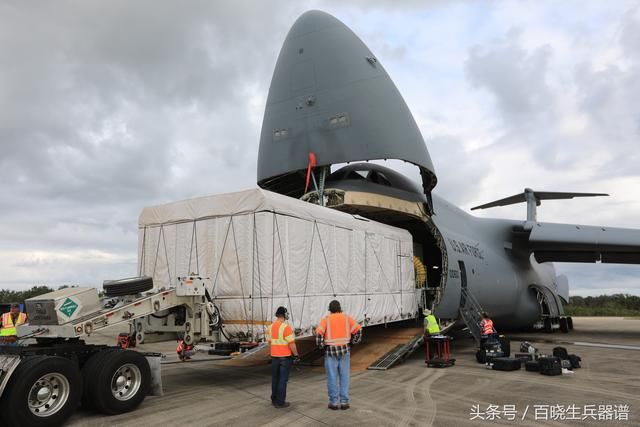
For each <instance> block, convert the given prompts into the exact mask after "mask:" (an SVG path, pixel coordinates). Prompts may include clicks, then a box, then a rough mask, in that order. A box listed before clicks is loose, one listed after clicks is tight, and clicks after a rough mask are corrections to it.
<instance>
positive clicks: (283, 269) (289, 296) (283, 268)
mask: <svg viewBox="0 0 640 427" xmlns="http://www.w3.org/2000/svg"><path fill="white" fill-rule="evenodd" d="M274 219H275V223H276V231H277V233H278V246H279V247H280V260H281V261H282V272H283V276H284V283H285V285H286V286H287V300H288V301H289V313H291V324H292V325H295V321H294V317H293V305H291V291H290V289H289V280H288V279H287V267H286V266H285V264H284V251H283V250H282V239H281V238H280V226H279V225H278V215H277V214H275V215H274ZM272 286H273V283H272ZM271 295H272V296H273V294H271Z"/></svg>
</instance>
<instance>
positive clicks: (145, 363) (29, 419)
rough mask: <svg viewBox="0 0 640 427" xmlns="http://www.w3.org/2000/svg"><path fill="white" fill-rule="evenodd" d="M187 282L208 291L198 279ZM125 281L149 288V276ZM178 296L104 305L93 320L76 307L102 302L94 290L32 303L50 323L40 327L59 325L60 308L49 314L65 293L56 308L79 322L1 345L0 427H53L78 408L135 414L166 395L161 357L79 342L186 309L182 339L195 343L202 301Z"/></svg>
mask: <svg viewBox="0 0 640 427" xmlns="http://www.w3.org/2000/svg"><path fill="white" fill-rule="evenodd" d="M184 280H185V282H186V281H187V280H189V281H190V283H194V282H195V283H196V284H199V285H200V286H203V284H204V281H203V280H202V279H198V278H188V279H187V278H184ZM123 282H124V285H126V286H130V285H131V284H132V283H133V284H134V285H135V284H141V283H149V284H151V283H152V282H151V281H150V278H148V277H141V278H133V279H126V280H125V281H123ZM117 284H118V283H116V285H117ZM180 289H181V288H180V286H178V287H176V288H173V289H168V290H160V291H153V292H150V293H147V294H145V295H137V296H136V295H122V296H118V297H108V298H106V299H104V300H103V301H101V302H100V306H101V307H100V309H99V310H98V311H96V312H93V313H89V314H83V313H82V310H81V307H80V303H79V302H80V300H81V299H85V300H86V296H87V294H91V293H93V294H95V295H93V297H94V299H95V300H97V296H98V293H97V290H96V289H94V288H73V289H71V290H64V292H61V291H56V292H52V293H50V294H45V295H43V296H41V297H36V298H31V299H29V300H27V306H28V307H29V309H30V311H31V312H32V313H33V316H34V317H35V318H38V311H40V313H39V314H40V318H47V319H49V321H48V322H47V321H44V322H43V323H60V322H53V321H51V317H52V316H51V310H52V309H54V310H58V311H59V310H60V307H55V306H50V307H47V302H48V301H50V300H51V299H52V298H56V297H58V296H59V295H60V294H63V297H64V298H66V299H65V300H63V301H62V302H61V304H59V305H60V306H62V304H65V303H66V304H67V306H69V305H70V303H69V302H68V301H71V302H73V303H76V302H77V303H78V307H79V308H76V310H78V312H79V315H77V316H75V319H74V320H71V321H69V322H66V323H62V324H42V323H41V324H38V323H35V324H34V323H33V322H32V324H28V325H21V326H19V327H18V339H17V341H16V342H13V343H11V342H5V343H3V344H0V411H1V412H0V421H1V422H0V425H3V426H14V425H15V426H56V425H60V424H62V423H63V422H64V421H65V420H66V419H67V418H68V417H69V416H71V414H72V413H73V412H74V411H75V408H76V407H77V406H78V404H79V403H82V405H83V406H84V407H85V408H87V409H90V410H95V411H98V412H102V413H105V414H119V413H123V412H128V411H131V410H133V409H135V408H136V407H137V406H138V405H139V404H140V403H141V402H142V401H143V400H144V398H145V397H146V396H147V395H161V394H162V378H161V372H160V359H161V357H162V354H160V353H142V352H137V351H133V350H128V349H124V348H122V347H121V346H109V345H94V344H87V343H86V342H85V341H84V340H83V339H82V338H84V337H86V336H89V335H91V334H92V333H93V332H96V331H99V330H101V329H105V328H108V327H113V326H119V325H128V327H129V328H132V327H133V323H132V322H135V320H136V319H139V318H142V317H144V316H149V315H152V314H154V313H159V312H163V311H166V310H169V309H175V308H177V307H184V309H185V311H190V312H191V313H192V314H193V318H190V319H189V320H190V321H187V322H185V324H186V325H185V326H184V334H183V338H186V339H188V340H190V341H192V340H193V338H190V336H192V333H193V332H192V331H199V329H200V328H199V326H194V327H193V330H192V329H191V328H192V326H191V324H193V323H195V321H196V317H197V318H198V320H200V318H201V317H202V316H201V314H202V313H201V312H200V310H198V309H197V308H195V307H196V306H197V305H198V304H200V300H201V298H200V296H194V295H188V296H187V295H184V292H181V290H180ZM79 295H82V296H83V298H79V297H78V296H79ZM194 308H195V309H194ZM189 309H190V310H189ZM205 321H208V319H206V318H205ZM134 333H135V331H132V330H131V329H130V332H129V336H130V338H131V342H135V336H133V335H132V334H134ZM190 334H191V335H190Z"/></svg>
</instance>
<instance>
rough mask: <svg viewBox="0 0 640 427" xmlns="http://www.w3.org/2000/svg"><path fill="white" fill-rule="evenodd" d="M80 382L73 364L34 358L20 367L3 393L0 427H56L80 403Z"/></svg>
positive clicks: (46, 358) (78, 371) (56, 359)
mask: <svg viewBox="0 0 640 427" xmlns="http://www.w3.org/2000/svg"><path fill="white" fill-rule="evenodd" d="M81 394H82V378H81V377H80V370H79V369H78V366H77V365H76V363H75V362H73V361H71V360H70V359H67V358H64V357H58V356H36V357H31V358H28V359H26V360H25V361H23V362H22V363H20V365H18V368H17V369H16V371H15V372H14V373H13V375H12V376H11V378H10V380H9V383H8V384H7V388H6V389H5V390H4V393H3V397H2V402H1V403H0V413H1V414H2V417H3V418H2V426H3V427H11V426H20V427H22V426H29V427H31V426H33V427H38V426H42V427H50V426H60V425H62V424H64V422H65V421H66V420H67V419H68V418H69V417H70V416H71V415H72V414H73V412H74V411H75V410H76V407H77V406H78V403H79V402H80V396H81Z"/></svg>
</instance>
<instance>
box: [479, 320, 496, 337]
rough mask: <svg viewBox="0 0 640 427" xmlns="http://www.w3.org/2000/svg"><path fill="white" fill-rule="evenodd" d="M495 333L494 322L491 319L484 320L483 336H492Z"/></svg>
mask: <svg viewBox="0 0 640 427" xmlns="http://www.w3.org/2000/svg"><path fill="white" fill-rule="evenodd" d="M494 332H495V329H493V320H491V319H483V320H482V334H483V335H491V334H492V333H494Z"/></svg>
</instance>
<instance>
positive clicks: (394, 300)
mask: <svg viewBox="0 0 640 427" xmlns="http://www.w3.org/2000/svg"><path fill="white" fill-rule="evenodd" d="M371 250H372V251H373V254H374V255H375V256H376V260H377V261H378V266H380V272H381V273H382V276H383V278H384V283H386V284H387V288H388V289H389V293H390V294H391V298H393V303H394V304H395V305H396V308H397V309H398V314H400V317H402V311H401V309H400V307H399V306H398V302H397V301H396V298H395V297H394V296H393V289H391V285H390V283H389V278H388V277H387V275H386V273H385V272H384V268H383V267H382V262H380V257H379V256H378V253H377V252H376V248H374V247H373V246H372V247H371Z"/></svg>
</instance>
